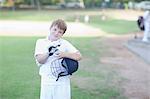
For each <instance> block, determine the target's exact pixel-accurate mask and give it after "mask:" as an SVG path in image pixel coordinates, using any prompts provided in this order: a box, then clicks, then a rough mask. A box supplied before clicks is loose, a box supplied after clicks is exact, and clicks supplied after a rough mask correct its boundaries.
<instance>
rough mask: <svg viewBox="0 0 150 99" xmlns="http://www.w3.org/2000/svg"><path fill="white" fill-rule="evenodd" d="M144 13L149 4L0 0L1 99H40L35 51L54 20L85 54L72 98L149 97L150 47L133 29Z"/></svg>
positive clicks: (139, 1)
mask: <svg viewBox="0 0 150 99" xmlns="http://www.w3.org/2000/svg"><path fill="white" fill-rule="evenodd" d="M145 10H150V1H149V0H147V1H144V0H0V99H39V95H40V76H39V74H38V70H39V68H38V67H37V65H36V63H35V59H34V56H33V55H34V48H35V44H36V41H37V39H40V38H45V36H46V35H47V34H48V33H49V27H50V25H51V22H52V21H53V20H55V19H58V18H61V19H64V20H65V21H66V22H67V26H68V28H67V31H66V33H65V34H64V39H67V40H68V41H69V42H71V43H72V44H73V45H74V46H76V47H77V48H78V49H79V50H80V51H81V53H82V55H83V59H82V60H81V61H80V66H79V70H78V71H77V72H76V73H75V74H73V75H72V76H71V82H72V83H71V87H72V99H150V78H149V77H150V75H149V74H150V67H149V63H150V60H149V59H150V53H149V50H150V44H149V43H142V42H141V38H142V37H143V31H141V30H140V29H139V28H138V25H137V19H138V17H139V16H142V15H143V14H144V12H145Z"/></svg>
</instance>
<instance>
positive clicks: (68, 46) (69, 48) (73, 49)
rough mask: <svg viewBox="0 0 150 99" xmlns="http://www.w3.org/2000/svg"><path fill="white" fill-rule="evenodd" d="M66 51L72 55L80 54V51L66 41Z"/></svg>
mask: <svg viewBox="0 0 150 99" xmlns="http://www.w3.org/2000/svg"><path fill="white" fill-rule="evenodd" d="M65 47H66V51H67V52H70V53H75V52H78V50H77V49H76V48H75V47H74V46H73V45H72V44H71V43H70V42H68V41H66V40H65Z"/></svg>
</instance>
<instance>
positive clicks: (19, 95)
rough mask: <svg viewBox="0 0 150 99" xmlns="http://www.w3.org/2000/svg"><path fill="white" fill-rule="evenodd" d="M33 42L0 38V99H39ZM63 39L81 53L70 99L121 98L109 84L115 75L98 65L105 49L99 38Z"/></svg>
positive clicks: (22, 39)
mask: <svg viewBox="0 0 150 99" xmlns="http://www.w3.org/2000/svg"><path fill="white" fill-rule="evenodd" d="M37 39H38V37H0V52H1V55H0V99H39V92H40V77H39V76H38V67H37V66H36V64H35V61H34V58H33V54H34V47H35V42H36V40H37ZM66 39H67V40H69V41H70V42H71V43H72V44H74V45H75V46H76V47H77V48H79V50H80V51H81V53H82V54H83V60H82V61H81V62H80V68H79V70H78V72H77V73H75V74H74V75H73V76H72V77H73V78H72V99H124V98H123V97H122V95H121V92H120V89H119V86H118V84H117V86H116V83H113V81H114V80H115V81H116V80H118V79H120V77H119V76H118V74H117V73H116V72H115V70H114V69H113V68H112V67H111V66H106V65H102V64H100V63H99V57H100V56H101V55H103V54H102V53H103V52H105V50H106V49H105V45H103V44H101V39H100V38H66ZM98 44H99V45H98ZM97 45H98V46H97ZM91 54H93V55H91ZM94 68H96V71H95V70H94ZM85 78H87V80H85ZM74 79H78V81H80V82H81V83H80V84H79V83H78V81H76V80H74ZM82 83H84V85H82ZM86 86H87V87H86Z"/></svg>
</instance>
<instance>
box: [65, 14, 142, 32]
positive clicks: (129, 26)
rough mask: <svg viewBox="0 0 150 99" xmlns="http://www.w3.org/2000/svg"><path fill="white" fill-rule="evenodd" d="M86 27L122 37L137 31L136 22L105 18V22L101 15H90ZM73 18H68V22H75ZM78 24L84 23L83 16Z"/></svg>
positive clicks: (80, 16)
mask: <svg viewBox="0 0 150 99" xmlns="http://www.w3.org/2000/svg"><path fill="white" fill-rule="evenodd" d="M89 17H90V20H89V23H87V25H90V26H93V27H96V28H99V29H101V30H103V31H105V32H106V33H108V34H116V35H123V34H128V33H131V32H137V31H139V29H138V27H137V23H136V21H127V20H118V19H113V18H111V17H107V16H106V20H102V16H101V15H91V16H89ZM75 18H76V17H75V16H70V18H68V19H69V21H73V20H75ZM79 20H80V22H84V16H83V15H79Z"/></svg>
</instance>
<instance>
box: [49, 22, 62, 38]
mask: <svg viewBox="0 0 150 99" xmlns="http://www.w3.org/2000/svg"><path fill="white" fill-rule="evenodd" d="M63 34H64V30H62V29H60V28H58V26H57V25H54V26H52V27H51V28H50V38H51V39H52V40H54V41H55V40H58V39H60V38H61V37H62V36H63Z"/></svg>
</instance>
